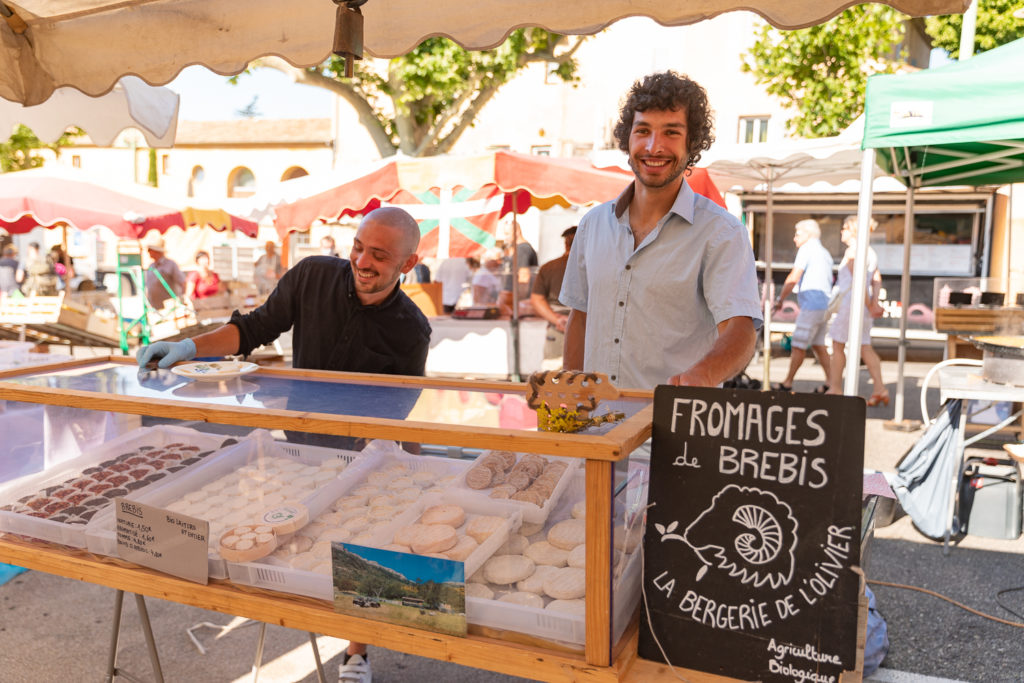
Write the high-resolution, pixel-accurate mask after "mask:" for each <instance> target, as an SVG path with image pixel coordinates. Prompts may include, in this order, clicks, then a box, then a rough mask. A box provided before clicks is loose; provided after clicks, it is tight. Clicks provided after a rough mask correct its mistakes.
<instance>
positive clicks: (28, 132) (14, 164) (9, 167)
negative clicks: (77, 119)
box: [0, 125, 82, 173]
mask: <svg viewBox="0 0 1024 683" xmlns="http://www.w3.org/2000/svg"><path fill="white" fill-rule="evenodd" d="M76 135H82V131H81V130H80V129H78V128H72V129H69V130H68V132H66V133H64V134H63V135H61V136H60V139H59V140H57V142H55V143H53V144H52V145H51V144H47V143H45V142H43V141H41V140H40V139H39V138H37V137H36V134H35V133H33V132H32V129H30V128H29V127H28V126H21V125H19V126H18V127H17V129H16V130H15V131H14V134H13V135H11V137H10V138H9V139H8V140H6V141H5V142H0V173H7V172H8V171H24V170H26V169H29V168H39V167H40V166H42V165H43V162H44V161H45V159H44V158H43V157H42V156H40V155H39V154H38V152H40V151H41V150H44V149H49V150H51V151H52V152H53V153H54V154H56V155H58V156H60V150H61V148H62V147H67V146H68V145H69V144H70V143H71V138H73V137H75V136H76Z"/></svg>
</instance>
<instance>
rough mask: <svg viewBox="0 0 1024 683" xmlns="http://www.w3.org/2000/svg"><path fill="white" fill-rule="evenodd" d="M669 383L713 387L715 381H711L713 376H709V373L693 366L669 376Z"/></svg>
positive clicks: (683, 385)
mask: <svg viewBox="0 0 1024 683" xmlns="http://www.w3.org/2000/svg"><path fill="white" fill-rule="evenodd" d="M668 383H669V384H671V385H672V386H674V387H713V386H715V382H712V381H711V378H710V377H708V376H707V373H705V372H701V371H700V370H699V369H698V368H696V367H693V368H690V369H689V370H687V371H686V372H680V373H679V374H678V375H673V376H672V377H669V378H668Z"/></svg>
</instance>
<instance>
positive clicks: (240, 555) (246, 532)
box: [217, 524, 277, 562]
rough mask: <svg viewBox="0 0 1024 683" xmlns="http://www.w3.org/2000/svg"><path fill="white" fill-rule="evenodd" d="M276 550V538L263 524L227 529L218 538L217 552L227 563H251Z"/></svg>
mask: <svg viewBox="0 0 1024 683" xmlns="http://www.w3.org/2000/svg"><path fill="white" fill-rule="evenodd" d="M276 548H277V536H275V535H274V533H273V531H272V530H271V528H270V527H268V526H266V525H263V524H247V525H245V526H238V527H233V528H231V529H228V531H227V532H225V533H224V534H223V535H222V536H221V537H220V542H219V543H218V544H217V551H218V552H219V553H220V556H221V557H223V558H224V559H225V560H227V561H228V562H253V561H255V560H258V559H260V558H261V557H266V556H267V555H269V554H270V553H272V552H274V550H275V549H276Z"/></svg>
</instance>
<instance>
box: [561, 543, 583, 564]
mask: <svg viewBox="0 0 1024 683" xmlns="http://www.w3.org/2000/svg"><path fill="white" fill-rule="evenodd" d="M566 563H567V564H568V565H569V566H570V567H578V568H579V569H583V568H584V567H585V566H586V564H587V544H586V543H580V544H579V545H578V546H576V547H575V548H573V549H572V550H570V551H569V557H568V558H566Z"/></svg>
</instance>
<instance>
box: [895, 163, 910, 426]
mask: <svg viewBox="0 0 1024 683" xmlns="http://www.w3.org/2000/svg"><path fill="white" fill-rule="evenodd" d="M908 181H909V182H908V183H907V205H906V208H905V209H904V211H905V214H904V216H903V272H902V273H901V274H900V341H899V348H898V350H897V352H896V405H895V406H894V410H895V413H894V416H893V421H894V422H895V423H897V424H899V423H900V422H903V365H904V363H906V361H907V318H908V317H909V315H908V309H909V308H910V247H911V246H912V245H913V242H914V177H913V176H911V177H910V178H908Z"/></svg>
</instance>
